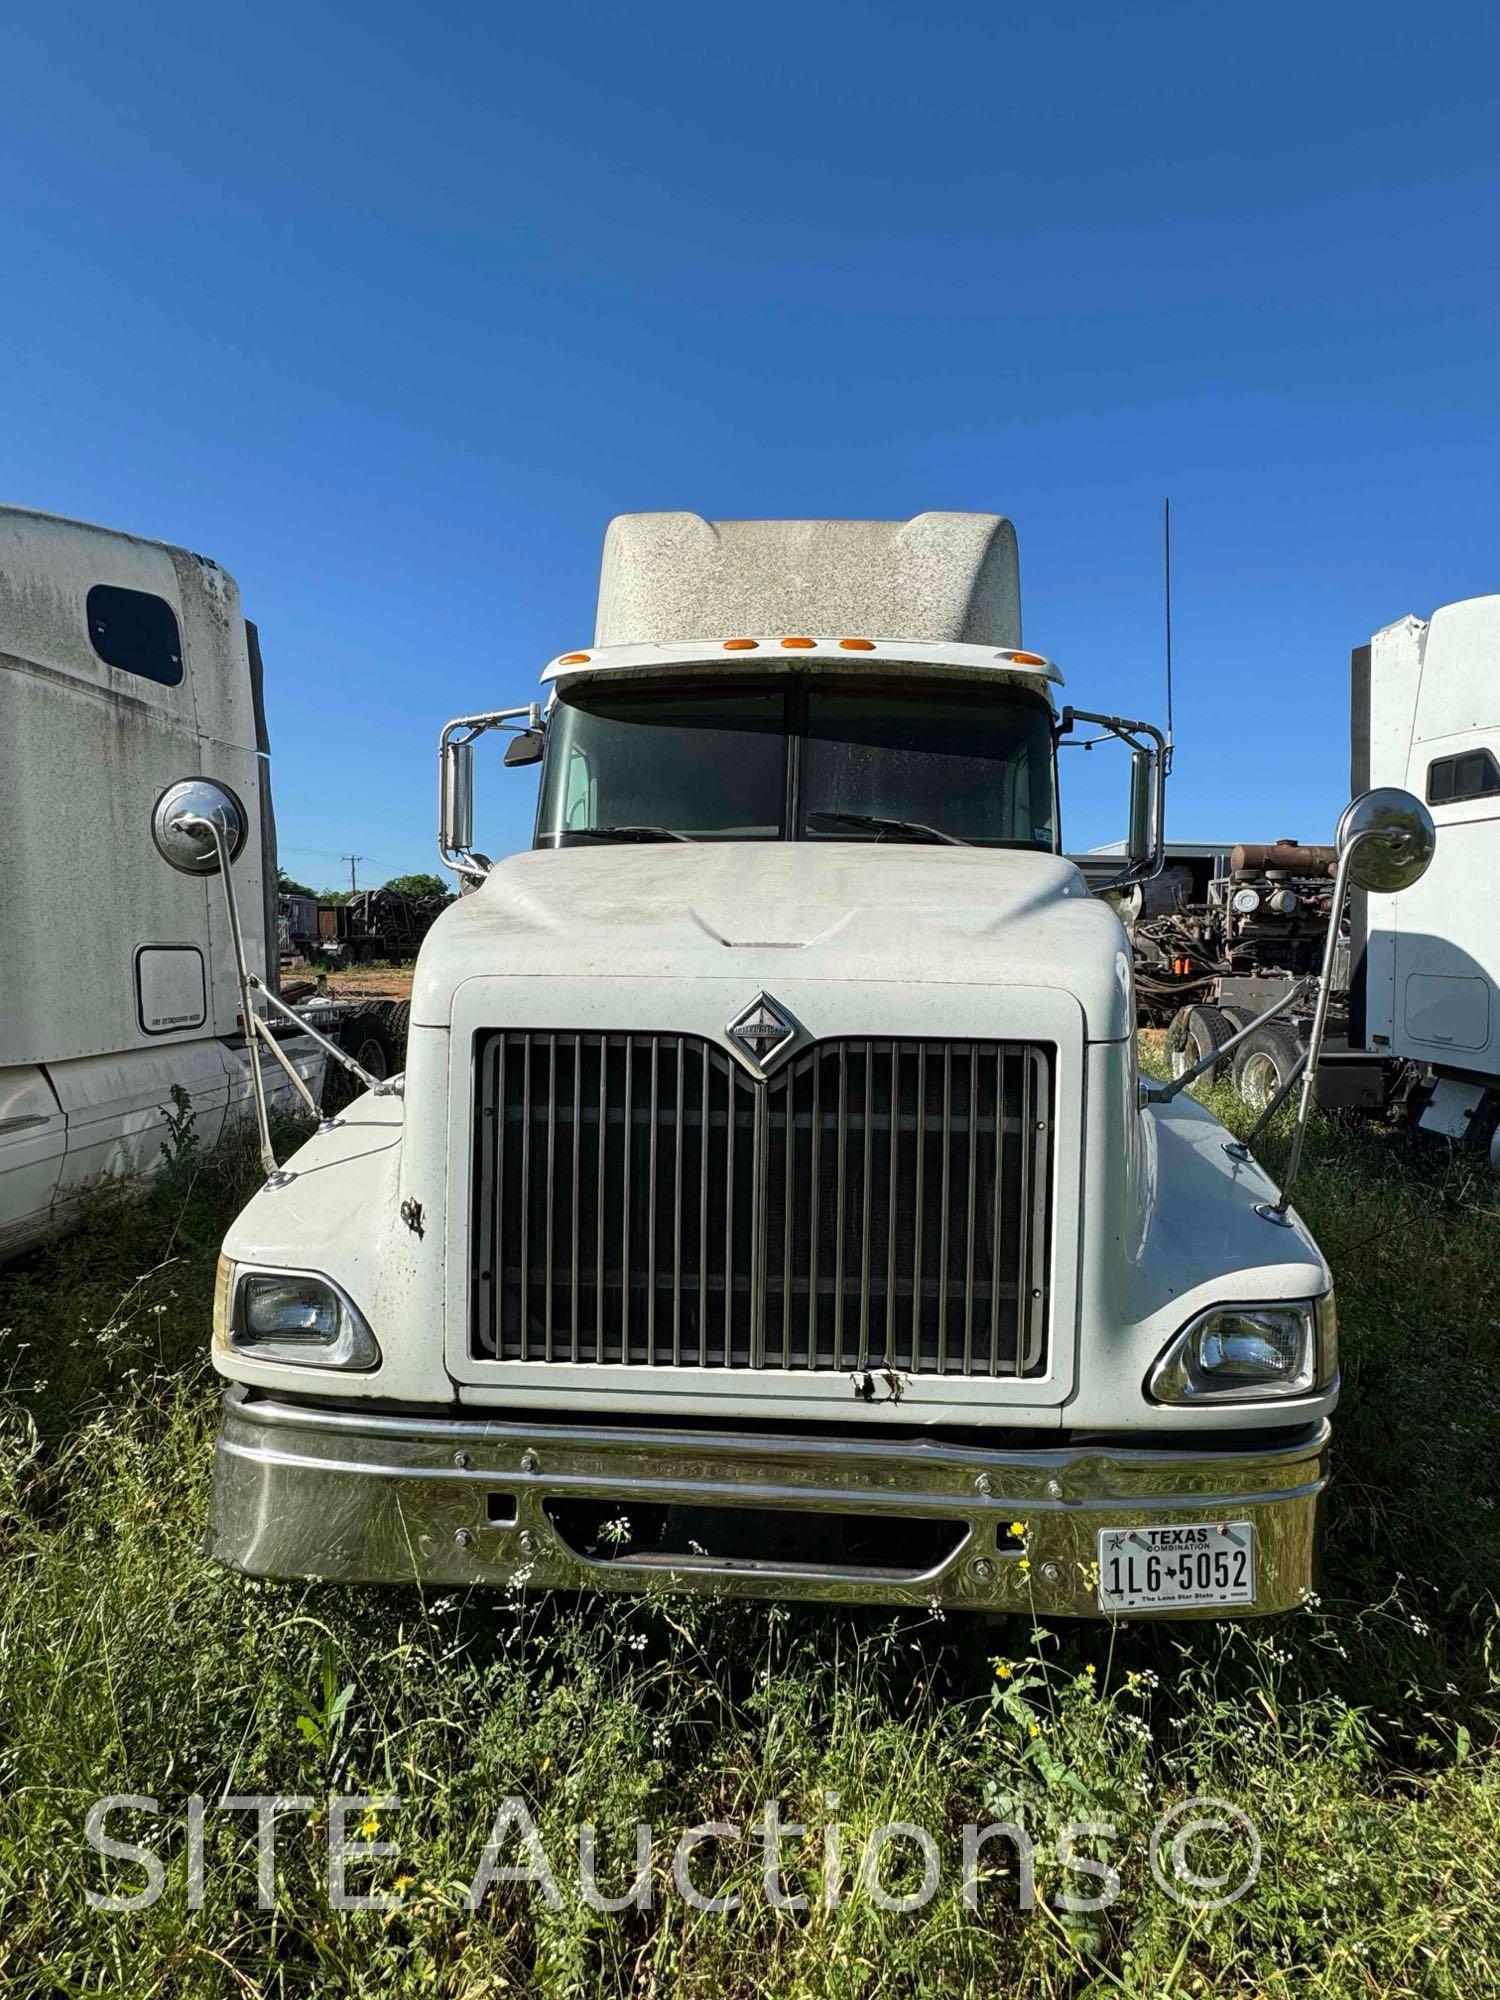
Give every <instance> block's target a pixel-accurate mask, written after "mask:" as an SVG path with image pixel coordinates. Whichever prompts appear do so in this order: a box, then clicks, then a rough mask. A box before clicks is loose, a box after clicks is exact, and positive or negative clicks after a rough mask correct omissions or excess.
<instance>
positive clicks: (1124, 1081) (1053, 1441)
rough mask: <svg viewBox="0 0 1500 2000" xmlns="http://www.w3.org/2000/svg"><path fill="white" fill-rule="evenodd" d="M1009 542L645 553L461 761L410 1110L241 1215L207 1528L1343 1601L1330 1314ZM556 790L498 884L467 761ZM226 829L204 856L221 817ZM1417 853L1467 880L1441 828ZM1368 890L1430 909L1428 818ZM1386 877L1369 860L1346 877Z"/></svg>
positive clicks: (703, 542)
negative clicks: (1176, 1084)
mask: <svg viewBox="0 0 1500 2000" xmlns="http://www.w3.org/2000/svg"><path fill="white" fill-rule="evenodd" d="M1060 678H1061V677H1060V675H1059V674H1058V672H1057V670H1056V668H1055V667H1053V666H1052V665H1051V664H1049V662H1048V661H1047V660H1046V659H1045V658H1044V657H1042V656H1041V655H1038V654H1035V653H1031V652H1028V651H1025V650H1023V649H1022V640H1021V621H1020V604H1019V582H1018V569H1017V564H1016V555H1015V540H1014V535H1013V533H1012V530H1011V528H1010V526H1009V524H1008V523H1007V522H1006V521H1004V520H1002V519H1000V518H998V517H994V516H981V515H965V514H927V515H921V516H918V517H917V518H916V519H914V520H912V521H910V522H906V523H894V522H850V521H812V522H719V523H710V522H708V521H705V520H703V519H701V518H699V517H698V516H696V515H692V514H660V515H642V516H625V517H622V518H620V519H618V520H616V521H615V522H614V523H613V524H612V526H611V528H610V531H609V535H608V537H607V540H606V545H605V556H604V569H603V577H602V584H601V591H600V601H599V611H598V623H597V630H596V633H595V638H594V642H593V643H592V644H590V645H587V646H584V647H581V648H579V649H577V650H575V651H570V652H566V653H563V654H561V655H560V656H559V657H558V658H556V659H554V660H553V661H552V663H551V664H550V665H549V666H548V667H547V668H546V670H545V673H544V675H543V682H544V695H545V709H544V710H543V709H540V708H538V707H536V706H530V707H527V708H522V709H513V710H506V711H495V712H493V713H489V714H486V715H483V716H475V717H468V718H463V719H461V720H460V721H458V722H456V723H453V724H450V725H449V727H448V728H447V729H446V730H445V731H444V735H443V744H442V764H443V790H442V797H443V828H442V847H443V852H444V858H445V860H446V861H447V862H448V863H449V865H450V866H453V867H455V868H457V869H458V870H459V871H460V872H461V873H462V874H464V875H466V876H468V877H469V878H471V879H474V878H482V879H480V880H479V886H478V887H477V888H476V889H475V890H474V892H473V893H471V894H467V895H465V896H463V897H462V898H461V899H460V900H459V901H458V902H457V903H455V904H454V905H453V906H452V907H451V908H450V909H448V910H447V911H446V912H445V913H444V914H443V916H442V917H441V918H440V919H439V921H438V922H437V924H436V925H435V926H434V928H433V930H432V931H431V933H430V935H429V936H428V938H427V940H426V942H425V943H424V945H423V947H422V951H421V956H420V959H419V961H418V965H417V971H416V986H415V993H414V998H413V1006H412V1026H411V1036H410V1044H409V1050H408V1063H407V1072H406V1077H405V1084H404V1095H403V1096H402V1097H400V1098H397V1097H386V1098H383V1099H377V1098H373V1097H366V1098H363V1099H360V1100H357V1101H356V1102H355V1103H354V1104H353V1105H351V1106H350V1107H348V1109H347V1110H346V1111H345V1112H344V1113H343V1115H342V1117H341V1118H340V1119H339V1121H338V1123H337V1125H336V1127H335V1128H334V1129H331V1130H328V1131H326V1132H324V1133H322V1134H320V1135H319V1136H318V1137H316V1138H315V1139H313V1140H312V1141H311V1142H310V1143H309V1144H308V1145H307V1146H305V1147H304V1148H303V1149H302V1151H300V1152H299V1153H298V1154H296V1155H295V1156H294V1157H293V1158H292V1159H291V1160H290V1161H288V1162H287V1163H286V1165H285V1168H284V1170H283V1171H281V1172H279V1173H278V1174H276V1175H275V1176H274V1177H273V1178H272V1180H271V1181H270V1182H269V1184H268V1185H267V1187H266V1188H265V1189H264V1190H263V1191H262V1192H261V1193H259V1194H258V1195H256V1197H255V1198H254V1199H253V1200H252V1202H251V1203H250V1205H249V1206H248V1207H247V1208H246V1210H245V1211H244V1212H243V1214H242V1215H241V1216H240V1217H239V1218H238V1220H237V1221H236V1222H235V1224H234V1226H233V1228H232V1229H231V1231H230V1233H229V1236H228V1238H227V1240H226V1243H225V1245H224V1254H223V1260H222V1263H221V1266H220V1272H219V1285H218V1299H217V1307H216V1313H215V1324H214V1334H213V1341H214V1357H215V1361H216V1363H217V1365H218V1367H219V1369H220V1370H221V1371H222V1372H223V1374H224V1375H225V1376H227V1377H228V1378H229V1384H230V1386H229V1389H228V1393H227V1396H226V1401H225V1409H224V1417H223V1424H222V1430H221V1435H220V1438H219V1443H218V1450H217V1459H216V1468H215V1480H214V1491H213V1501H212V1519H211V1528H210V1545H211V1546H212V1547H213V1548H214V1549H215V1550H216V1552H217V1553H218V1554H219V1556H220V1557H221V1558H222V1559H223V1560H225V1561H226V1562H228V1563H231V1564H234V1565H237V1566H239V1567H241V1568H243V1569H246V1570H249V1571H252V1572H258V1573H265V1574H274V1575H315V1576H319V1577H328V1578H351V1579H352V1578H360V1579H371V1580H382V1579H388V1580H393V1581H395V1580H403V1579H406V1580H411V1579H419V1580H426V1581H433V1582H441V1583H445V1584H486V1583H489V1584H501V1583H509V1582H513V1581H528V1582H530V1583H532V1584H534V1585H536V1586H552V1587H572V1588H576V1587H597V1588H612V1589H627V1590H640V1589H646V1588H651V1587H662V1586H668V1587H675V1588H679V1589H700V1590H729V1591H735V1592H743V1593H752V1594H756V1595H762V1596H765V1595H772V1596H798V1597H807V1598H826V1599H836V1600H837V1599H842V1600H864V1601H875V1602H885V1603H910V1604H928V1603H942V1604H950V1605H959V1606H969V1607H975V1608H987V1609H992V1610H1031V1609H1034V1610H1036V1611H1038V1612H1041V1613H1046V1614H1056V1613H1080V1614H1099V1613H1103V1614H1108V1615H1114V1614H1117V1613H1128V1614H1135V1613H1144V1614H1148V1615H1153V1614H1154V1615H1162V1614H1167V1615H1173V1614H1177V1615H1196V1616H1205V1615H1221V1614H1240V1615H1243V1614H1246V1613H1255V1612H1270V1611H1277V1610H1280V1609H1283V1608H1285V1607H1287V1606H1291V1605H1295V1604H1297V1603H1298V1602H1299V1601H1301V1600H1302V1599H1303V1598H1304V1597H1305V1595H1306V1594H1307V1593H1308V1591H1309V1590H1310V1589H1311V1587H1312V1584H1313V1579H1314V1565H1315V1555H1316V1543H1317V1524H1318V1514H1319V1496H1320V1494H1321V1492H1322V1489H1323V1484H1324V1477H1325V1470H1326V1453H1327V1447H1328V1436H1329V1426H1328V1419H1329V1416H1330V1413H1331V1411H1332V1409H1333V1406H1334V1401H1335V1398H1336V1395H1337V1391H1338V1375H1337V1357H1336V1342H1335V1319H1334V1307H1333V1292H1332V1285H1331V1280H1330V1276H1329V1272H1328V1268H1327V1265H1326V1264H1325V1262H1324V1260H1323V1258H1322V1256H1321V1255H1320V1253H1319V1251H1318V1248H1317V1246H1316V1244H1315V1243H1314V1242H1313V1241H1312V1239H1311V1238H1310V1236H1309V1235H1308V1233H1307V1231H1306V1230H1305V1228H1303V1226H1302V1225H1301V1223H1300V1222H1299V1221H1298V1219H1297V1217H1296V1214H1295V1211H1294V1210H1291V1209H1290V1208H1289V1207H1288V1206H1287V1204H1286V1202H1285V1200H1284V1199H1278V1194H1277V1190H1276V1188H1275V1187H1274V1186H1273V1185H1272V1184H1271V1182H1270V1181H1269V1180H1268V1178H1267V1177H1266V1175H1265V1174H1264V1173H1263V1172H1262V1171H1261V1169H1260V1168H1259V1167H1258V1166H1257V1165H1256V1163H1255V1162H1254V1161H1253V1160H1252V1159H1248V1158H1243V1157H1239V1156H1238V1154H1237V1152H1236V1151H1235V1150H1232V1149H1231V1148H1230V1145H1229V1141H1228V1135H1227V1134H1226V1133H1225V1132H1224V1130H1223V1128H1222V1127H1221V1126H1219V1125H1218V1124H1217V1123H1216V1122H1215V1120H1214V1119H1213V1118H1212V1117H1211V1116H1210V1115H1209V1113H1208V1112H1207V1111H1206V1110H1205V1109H1204V1108H1203V1107H1202V1106H1201V1105H1199V1104H1198V1103H1197V1102H1195V1101H1194V1100H1193V1098H1192V1097H1191V1096H1190V1095H1188V1094H1186V1093H1174V1094H1171V1095H1170V1096H1169V1095H1168V1093H1167V1088H1166V1087H1163V1086H1153V1085H1150V1084H1147V1083H1143V1081H1142V1080H1141V1079H1140V1078H1139V1076H1138V1074H1137V1068H1136V1049H1135V996H1134V993H1133V989H1132V972H1131V955H1130V948H1129V943H1128V940H1127V938H1126V935H1125V932H1124V930H1123V929H1122V927H1121V925H1120V922H1119V920H1118V918H1117V917H1116V915H1115V914H1114V911H1113V910H1112V909H1111V908H1110V907H1109V906H1108V904H1107V903H1106V902H1104V901H1101V900H1099V899H1097V898H1096V897H1094V896H1093V895H1091V894H1090V893H1089V891H1088V888H1087V887H1086V885H1085V883H1084V881H1083V878H1082V876H1081V875H1080V873H1079V871H1078V870H1077V868H1076V867H1075V866H1074V865H1073V864H1072V863H1071V862H1069V861H1068V860H1066V859H1065V858H1064V857H1063V855H1062V854H1061V852H1060V849H1059V836H1058V815H1057V800H1056V768H1057V756H1056V751H1057V747H1058V743H1059V740H1060V739H1061V740H1064V741H1066V740H1069V739H1070V737H1071V734H1072V732H1073V731H1074V730H1075V728H1077V727H1079V726H1086V727H1087V728H1089V729H1091V730H1096V731H1100V732H1102V733H1103V734H1106V735H1115V736H1120V737H1121V738H1123V739H1124V741H1125V742H1126V743H1127V745H1129V746H1130V748H1131V750H1132V752H1133V759H1134V762H1133V772H1134V777H1135V784H1134V787H1133V802H1132V827H1131V838H1130V841H1129V844H1128V854H1127V867H1128V871H1129V872H1130V873H1132V874H1134V875H1136V876H1145V875H1149V874H1150V873H1151V871H1152V870H1153V868H1154V867H1156V866H1157V865H1159V861H1160V852H1161V842H1162V809H1161V807H1162V788H1161V777H1162V772H1161V739H1160V737H1159V736H1158V735H1157V734H1156V732H1154V731H1153V730H1151V729H1149V728H1148V727H1147V726H1146V725H1144V724H1141V723H1135V722H1129V721H1125V720H1121V719H1118V718H1109V717H1104V716H1087V717H1086V716H1083V715H1081V714H1075V713H1074V712H1072V711H1064V712H1063V714H1062V716H1061V718H1059V716H1058V714H1057V709H1056V690H1057V687H1058V683H1059V680H1060ZM495 728H508V729H511V730H512V731H514V732H515V734H514V736H513V740H512V742H511V744H510V747H509V749H508V751H507V756H506V761H507V762H509V763H525V762H532V761H535V760H537V759H538V758H540V759H541V760H542V778H541V789H540V805H539V811H538V818H537V825H536V835H535V842H534V846H533V847H532V849H531V850H530V851H528V852H524V853H519V854H513V855H511V856H509V857H508V858H507V859H505V860H503V861H501V862H500V863H499V864H498V865H491V864H490V863H489V862H487V861H486V860H485V859H484V857H483V856H481V855H479V854H478V853H477V852H476V851H475V848H474V834H473V831H472V827H471V824H470V821H471V805H470V800H471V796H472V795H471V789H470V781H471V775H472V772H471V761H472V751H471V749H470V745H471V744H472V743H473V742H474V740H475V739H476V738H477V737H479V736H481V735H483V734H484V733H485V732H487V731H489V730H491V729H495ZM198 824H199V830H200V832H201V830H202V822H201V821H200V822H199V823H198ZM1424 843H1425V844H1424ZM1348 852H1349V855H1350V856H1351V857H1352V856H1354V855H1355V854H1357V853H1358V854H1363V855H1364V856H1365V857H1366V859H1367V860H1368V859H1369V857H1371V856H1376V857H1379V858H1380V859H1381V860H1382V862H1383V863H1385V864H1388V872H1387V876H1386V879H1390V880H1392V881H1394V880H1396V879H1398V877H1404V876H1409V874H1410V873H1411V872H1412V871H1413V870H1414V869H1416V868H1418V867H1420V865H1422V862H1423V860H1424V859H1425V857H1426V855H1427V854H1428V853H1430V828H1429V829H1428V830H1427V831H1426V832H1424V827H1423V816H1422V814H1421V810H1420V808H1419V807H1414V806H1413V802H1411V801H1409V800H1406V799H1404V798H1403V797H1402V796H1401V795H1399V794H1386V795H1380V796H1378V797H1377V798H1376V799H1375V800H1374V801H1373V802H1362V803H1361V804H1360V805H1359V806H1358V808H1357V810H1355V812H1354V814H1353V816H1352V818H1351V823H1350V828H1349V843H1348ZM1352 865H1353V864H1352V860H1351V866H1352Z"/></svg>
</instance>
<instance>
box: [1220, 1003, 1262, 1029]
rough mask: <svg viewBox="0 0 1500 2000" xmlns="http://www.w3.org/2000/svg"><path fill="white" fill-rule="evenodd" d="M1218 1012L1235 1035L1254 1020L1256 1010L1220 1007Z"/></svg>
mask: <svg viewBox="0 0 1500 2000" xmlns="http://www.w3.org/2000/svg"><path fill="white" fill-rule="evenodd" d="M1219 1012H1220V1013H1221V1014H1222V1015H1223V1016H1224V1019H1225V1020H1226V1021H1227V1022H1228V1023H1229V1025H1230V1027H1231V1028H1233V1030H1234V1032H1235V1033H1236V1034H1238V1033H1239V1031H1240V1029H1241V1028H1248V1027H1249V1025H1250V1023H1251V1022H1252V1021H1253V1020H1254V1019H1255V1014H1256V1010H1255V1008H1253V1007H1221V1008H1220V1009H1219Z"/></svg>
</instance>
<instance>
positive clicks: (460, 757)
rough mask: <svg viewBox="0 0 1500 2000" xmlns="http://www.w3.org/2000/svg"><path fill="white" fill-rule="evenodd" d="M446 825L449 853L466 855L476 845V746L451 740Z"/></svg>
mask: <svg viewBox="0 0 1500 2000" xmlns="http://www.w3.org/2000/svg"><path fill="white" fill-rule="evenodd" d="M442 809H443V814H442V816H443V824H442V831H441V834H440V840H441V844H442V847H443V849H444V852H445V853H448V854H452V853H458V854H466V853H467V852H468V851H469V849H470V848H471V847H472V846H473V845H474V745H473V743H472V741H470V742H455V741H451V740H450V741H449V742H447V743H445V744H444V745H443V800H442Z"/></svg>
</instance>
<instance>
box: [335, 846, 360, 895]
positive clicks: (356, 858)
mask: <svg viewBox="0 0 1500 2000" xmlns="http://www.w3.org/2000/svg"><path fill="white" fill-rule="evenodd" d="M364 858H365V857H364V856H363V855H362V854H341V855H340V856H339V859H340V861H347V862H348V864H349V894H350V895H351V896H354V895H357V894H358V893H359V883H358V882H357V881H356V880H355V875H354V871H355V869H356V868H357V867H358V866H359V864H360V862H361V861H363V860H364Z"/></svg>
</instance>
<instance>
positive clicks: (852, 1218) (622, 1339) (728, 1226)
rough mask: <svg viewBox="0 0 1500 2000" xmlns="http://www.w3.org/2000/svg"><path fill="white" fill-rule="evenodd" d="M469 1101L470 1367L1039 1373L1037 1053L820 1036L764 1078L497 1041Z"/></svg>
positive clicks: (1044, 1128)
mask: <svg viewBox="0 0 1500 2000" xmlns="http://www.w3.org/2000/svg"><path fill="white" fill-rule="evenodd" d="M476 1111H477V1116H476V1121H475V1122H476V1135H475V1161H474V1166H475V1174H474V1218H473V1220H474V1233H473V1242H474V1250H475V1256H474V1265H473V1291H472V1301H471V1352H472V1353H473V1354H474V1355H475V1356H476V1358H478V1359H481V1360H492V1361H494V1360H498V1361H542V1362H546V1361H579V1362H605V1363H609V1362H614V1363H619V1362H628V1363H634V1364H639V1365H646V1366H679V1367H680V1366H697V1367H720V1368H725V1367H727V1368H752V1369H758V1368H776V1369H794V1370H795V1369H812V1370H818V1371H829V1370H849V1371H856V1372H857V1371H861V1370H865V1369H869V1370H871V1371H878V1370H880V1369H883V1368H892V1369H897V1370H900V1371H903V1372H909V1373H913V1374H940V1375H1029V1374H1035V1373H1036V1372H1038V1371H1039V1370H1040V1369H1041V1368H1042V1366H1043V1365H1044V1362H1045V1337H1046V1321H1047V1267H1048V1233H1049V1227H1050V1200H1051V1187H1050V1179H1051V1157H1052V1145H1051V1137H1052V1134H1051V1126H1052V1063H1051V1052H1050V1051H1049V1050H1047V1049H1045V1048H1042V1047H1040V1046H1037V1045H1034V1044H1022V1043H1015V1042H943V1041H925V1040H921V1041H919V1040H904V1039H903V1040H893V1039H883V1040H882V1039H869V1040H866V1039H859V1040H843V1041H830V1042H818V1043H814V1044H813V1045H812V1046H811V1047H809V1048H807V1049H804V1050H803V1051H802V1052H801V1053H800V1054H799V1055H797V1056H795V1057H794V1058H792V1060H790V1061H789V1062H786V1063H784V1064H783V1065H782V1066H781V1067H780V1068H779V1069H778V1070H777V1071H776V1072H775V1073H774V1074H773V1075H772V1076H771V1077H769V1078H767V1079H765V1080H764V1081H762V1080H759V1079H757V1078H755V1077H753V1076H751V1075H750V1074H748V1073H747V1072H746V1071H745V1069H744V1068H743V1067H742V1066H741V1065H740V1064H739V1063H738V1062H737V1061H736V1060H735V1059H734V1058H733V1057H731V1056H729V1055H727V1054H726V1053H725V1052H724V1050H722V1049H720V1048H718V1047H717V1046H715V1045H714V1044H713V1043H710V1042H705V1041H702V1040H700V1039H698V1038H697V1037H695V1036H682V1035H648V1034H586V1033H562V1032H557V1033H554V1032H542V1031H535V1030H533V1031H527V1030H519V1029H506V1030H503V1031H501V1030H497V1031H493V1032H490V1033H488V1034H484V1035H482V1036H480V1037H479V1038H478V1042H477V1046H476Z"/></svg>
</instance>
